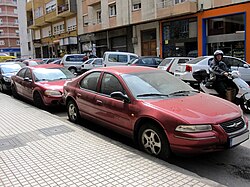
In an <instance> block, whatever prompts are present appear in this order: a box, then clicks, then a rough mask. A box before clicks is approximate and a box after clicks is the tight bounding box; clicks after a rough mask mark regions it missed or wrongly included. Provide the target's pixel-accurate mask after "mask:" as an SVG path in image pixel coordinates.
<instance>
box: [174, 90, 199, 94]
mask: <svg viewBox="0 0 250 187" xmlns="http://www.w3.org/2000/svg"><path fill="white" fill-rule="evenodd" d="M190 92H195V93H199V91H198V90H181V91H176V92H173V93H171V94H169V95H178V94H183V95H186V94H187V93H190Z"/></svg>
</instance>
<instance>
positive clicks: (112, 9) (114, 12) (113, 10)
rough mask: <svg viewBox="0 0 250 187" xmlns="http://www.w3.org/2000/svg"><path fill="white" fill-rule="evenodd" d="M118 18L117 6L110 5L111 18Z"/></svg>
mask: <svg viewBox="0 0 250 187" xmlns="http://www.w3.org/2000/svg"><path fill="white" fill-rule="evenodd" d="M112 16H116V4H112V5H109V17H112Z"/></svg>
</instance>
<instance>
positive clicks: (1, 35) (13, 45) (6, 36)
mask: <svg viewBox="0 0 250 187" xmlns="http://www.w3.org/2000/svg"><path fill="white" fill-rule="evenodd" d="M0 53H6V54H9V55H14V56H20V40H19V28H18V13H17V0H0Z"/></svg>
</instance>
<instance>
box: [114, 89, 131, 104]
mask: <svg viewBox="0 0 250 187" xmlns="http://www.w3.org/2000/svg"><path fill="white" fill-rule="evenodd" d="M110 96H111V98H114V99H118V100H122V101H124V102H125V103H130V99H129V98H128V96H127V95H124V94H123V93H122V92H112V93H111V94H110Z"/></svg>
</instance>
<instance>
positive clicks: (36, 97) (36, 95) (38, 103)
mask: <svg viewBox="0 0 250 187" xmlns="http://www.w3.org/2000/svg"><path fill="white" fill-rule="evenodd" d="M33 101H34V104H35V106H36V107H37V108H40V109H45V104H44V102H43V99H42V97H41V95H40V93H38V92H37V91H36V92H35V93H34V95H33Z"/></svg>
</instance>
